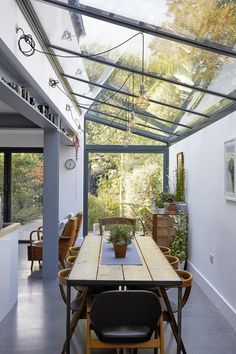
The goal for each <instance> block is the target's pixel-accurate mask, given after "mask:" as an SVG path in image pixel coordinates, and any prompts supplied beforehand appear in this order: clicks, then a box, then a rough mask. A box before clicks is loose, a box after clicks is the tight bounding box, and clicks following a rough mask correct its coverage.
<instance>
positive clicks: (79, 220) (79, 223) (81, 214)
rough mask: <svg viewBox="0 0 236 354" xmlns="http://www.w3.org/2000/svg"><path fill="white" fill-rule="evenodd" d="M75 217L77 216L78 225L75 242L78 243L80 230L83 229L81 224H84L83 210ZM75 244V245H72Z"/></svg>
mask: <svg viewBox="0 0 236 354" xmlns="http://www.w3.org/2000/svg"><path fill="white" fill-rule="evenodd" d="M75 217H76V218H77V225H76V236H75V241H74V244H75V243H76V241H77V238H78V236H79V232H80V229H81V226H82V221H83V213H81V212H78V213H77V214H76V215H75ZM72 246H74V245H72Z"/></svg>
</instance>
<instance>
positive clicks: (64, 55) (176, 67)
mask: <svg viewBox="0 0 236 354" xmlns="http://www.w3.org/2000/svg"><path fill="white" fill-rule="evenodd" d="M58 2H59V3H63V4H69V5H73V6H76V4H77V5H78V4H79V3H80V4H82V5H83V6H82V7H83V8H84V9H85V8H86V6H87V5H88V6H92V7H97V8H98V9H101V10H105V11H109V12H114V13H117V14H118V15H122V16H126V17H130V18H131V19H132V21H133V19H135V21H144V22H147V23H150V24H151V25H155V26H159V27H160V28H159V30H161V28H163V29H165V30H167V31H169V33H176V34H178V35H181V36H184V37H186V38H191V39H194V40H195V39H196V40H202V41H204V43H210V42H209V41H214V42H217V43H218V44H224V45H226V46H228V49H229V47H230V48H231V49H232V48H233V49H235V45H234V44H235V39H236V26H233V21H235V22H234V23H236V5H234V3H235V2H232V1H216V0H210V1H209V2H202V1H200V0H197V1H195V2H193V1H190V0H185V1H183V0H166V1H158V2H157V1H156V0H148V1H146V2H145V6H143V0H142V2H141V0H130V1H123V0H119V1H118V0H111V1H105V0H100V1H95V0H82V1H79V0H64V1H58ZM32 5H33V8H34V10H35V11H36V14H37V16H38V18H39V21H40V22H41V25H42V27H43V29H44V31H45V33H46V36H47V37H48V40H49V47H50V46H52V47H53V46H54V47H58V48H61V49H60V50H59V49H58V50H57V49H55V48H54V51H55V53H56V54H57V55H60V57H58V61H59V63H60V65H61V67H62V71H63V73H65V74H67V75H71V76H74V77H75V78H76V77H77V78H79V79H83V80H86V81H89V82H92V83H96V84H98V85H110V86H111V87H112V88H115V89H117V91H120V90H122V91H124V92H127V93H129V94H130V95H139V88H140V83H141V82H142V75H141V73H142V64H143V68H144V74H145V73H146V74H148V75H149V76H148V75H144V76H143V82H144V83H145V86H146V89H147V93H148V96H149V98H150V99H151V101H150V104H149V106H148V107H147V109H146V112H144V115H141V114H137V124H139V128H140V129H143V130H146V131H150V132H151V133H154V134H155V133H157V134H158V135H160V136H165V137H166V136H167V135H168V134H166V133H164V132H157V131H155V130H156V129H163V130H164V129H166V130H167V131H169V133H170V132H172V133H177V134H179V133H180V132H181V133H182V132H186V131H187V130H188V126H189V127H192V126H194V125H196V124H199V123H200V122H202V121H204V120H205V119H206V117H203V116H201V115H195V114H192V113H194V112H197V113H199V114H203V115H207V116H210V115H212V114H214V113H216V112H218V111H219V110H221V109H222V108H224V107H227V106H229V105H231V104H232V102H234V100H233V99H232V100H230V99H227V98H226V97H220V96H219V95H218V96H217V95H213V94H209V93H204V92H201V90H196V89H195V88H194V86H196V87H198V88H202V89H204V90H211V91H213V92H214V91H215V92H216V93H217V92H218V93H220V94H223V95H229V94H230V95H231V97H232V98H236V90H235V87H236V59H235V58H232V57H227V56H225V55H219V54H218V53H213V52H211V51H206V50H202V49H199V48H196V47H192V46H191V45H186V44H183V43H179V42H175V41H173V40H168V39H163V38H159V37H156V36H151V35H148V34H144V48H143V49H144V56H142V35H141V33H139V32H136V31H133V30H131V29H129V28H126V27H122V26H118V25H115V24H111V23H109V22H105V21H100V20H97V19H94V18H92V17H88V16H84V15H80V14H78V13H76V12H72V11H67V10H65V9H62V8H59V7H57V6H51V5H50V4H47V3H45V2H39V1H36V0H32ZM84 5H86V6H85V7H84ZM87 10H88V8H87ZM234 10H235V11H234ZM103 15H107V14H104V13H103ZM217 16H218V17H217ZM52 18H53V21H52ZM115 18H116V17H115ZM140 25H144V26H145V24H140ZM222 26H224V27H222ZM133 36H134V37H133ZM132 37H133V38H132ZM129 39H130V40H129ZM127 40H128V41H127ZM123 42H124V43H123ZM121 43H123V44H122V45H121V46H120V45H119V44H121ZM47 44H48V43H47ZM112 48H113V49H112ZM111 49H112V50H111ZM110 50H111V51H110ZM66 51H72V52H75V53H82V55H84V56H85V57H84V58H80V57H79V55H78V56H77V55H73V54H71V53H70V52H66ZM98 54H99V55H98ZM71 56H72V57H71ZM86 56H87V57H86ZM68 57H70V58H68ZM109 63H110V65H109ZM125 68H126V69H127V70H124V69H125ZM129 69H130V70H129ZM132 70H133V71H134V74H130V73H131V71H132ZM158 77H159V78H163V79H164V80H158ZM67 81H68V82H69V84H70V86H71V90H72V92H74V93H77V94H79V95H82V96H87V97H90V98H94V99H98V100H101V101H104V100H106V101H107V103H109V104H111V105H113V107H111V106H108V105H104V104H103V105H101V104H100V105H99V109H100V110H102V111H103V112H109V113H111V114H114V115H117V114H118V111H121V110H122V109H121V108H122V107H127V105H128V107H132V104H133V103H134V107H135V109H136V110H137V108H136V99H135V100H134V101H133V100H132V98H127V97H128V96H127V95H124V94H121V93H116V94H115V95H114V93H112V92H111V91H109V90H106V89H101V88H99V87H96V86H95V85H92V84H88V83H84V82H79V81H76V80H72V79H67ZM178 83H179V84H178ZM74 97H75V101H76V102H78V103H79V104H80V105H84V106H85V107H89V106H90V105H91V104H92V103H93V102H92V101H91V100H88V99H87V98H84V97H81V96H80V97H79V96H78V95H75V96H74ZM109 97H110V98H109ZM153 101H158V102H163V103H166V104H167V105H168V104H169V105H173V106H176V107H179V108H183V109H187V110H189V111H190V112H191V113H188V112H187V113H185V112H184V111H182V110H179V109H175V108H171V107H166V106H165V105H160V104H156V103H155V102H153ZM114 105H115V106H121V108H116V107H114ZM93 107H94V106H93ZM96 107H98V105H96ZM97 109H98V108H97ZM122 111H123V112H122V114H120V113H119V116H120V117H122V115H124V116H125V114H126V113H125V111H124V109H123V110H122ZM94 114H95V113H94ZM100 114H101V113H99V114H98V115H99V116H100ZM148 114H149V115H154V116H155V117H156V118H158V117H159V118H161V119H160V120H158V119H155V117H153V118H151V117H148V116H147V115H148ZM106 119H109V117H106ZM165 120H166V121H167V122H165ZM175 123H176V124H175ZM178 124H180V127H178ZM181 124H182V125H184V126H182V127H181ZM186 126H187V127H186ZM168 136H171V135H168Z"/></svg>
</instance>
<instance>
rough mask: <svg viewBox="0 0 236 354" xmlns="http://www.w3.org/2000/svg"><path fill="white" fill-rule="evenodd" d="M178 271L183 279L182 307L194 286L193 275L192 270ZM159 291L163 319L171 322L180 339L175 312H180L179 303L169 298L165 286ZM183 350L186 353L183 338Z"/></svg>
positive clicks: (175, 334)
mask: <svg viewBox="0 0 236 354" xmlns="http://www.w3.org/2000/svg"><path fill="white" fill-rule="evenodd" d="M176 273H177V274H178V275H179V277H180V279H181V280H182V289H184V291H183V294H182V299H181V309H182V308H183V307H184V306H185V305H186V303H187V301H188V299H189V295H190V292H191V287H192V279H193V276H192V274H191V273H190V272H188V271H186V270H180V269H176ZM158 293H159V294H161V297H160V303H161V307H162V313H163V321H166V322H168V323H169V324H170V326H171V329H172V332H173V334H174V337H175V339H176V342H177V339H178V324H177V322H176V319H175V316H174V314H175V313H177V312H178V305H177V303H176V302H174V301H170V300H169V296H167V293H166V291H165V290H164V289H163V288H158ZM181 351H182V352H183V354H186V349H185V346H184V343H183V341H182V340H181Z"/></svg>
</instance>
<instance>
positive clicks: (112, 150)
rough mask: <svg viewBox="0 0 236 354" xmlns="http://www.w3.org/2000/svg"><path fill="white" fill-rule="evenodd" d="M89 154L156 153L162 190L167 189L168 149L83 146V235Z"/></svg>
mask: <svg viewBox="0 0 236 354" xmlns="http://www.w3.org/2000/svg"><path fill="white" fill-rule="evenodd" d="M89 153H118V154H119V153H135V154H139V153H142V154H144V153H147V154H148V153H154V154H155V153H156V154H163V188H164V190H165V191H166V190H167V189H168V175H169V147H168V146H159V145H134V146H128V147H124V146H122V145H85V146H84V183H83V184H84V208H83V212H84V222H83V235H84V236H85V235H87V233H88V167H89V166H88V156H89Z"/></svg>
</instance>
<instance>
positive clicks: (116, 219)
mask: <svg viewBox="0 0 236 354" xmlns="http://www.w3.org/2000/svg"><path fill="white" fill-rule="evenodd" d="M114 224H124V225H130V226H132V228H133V235H134V236H135V228H136V219H134V218H126V217H123V216H111V217H105V218H99V230H100V235H102V226H103V225H104V226H105V225H114Z"/></svg>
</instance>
